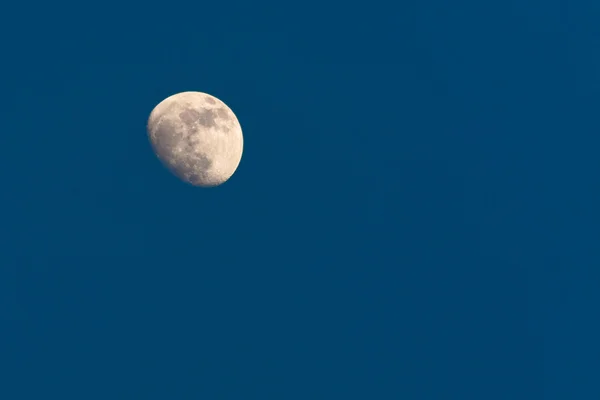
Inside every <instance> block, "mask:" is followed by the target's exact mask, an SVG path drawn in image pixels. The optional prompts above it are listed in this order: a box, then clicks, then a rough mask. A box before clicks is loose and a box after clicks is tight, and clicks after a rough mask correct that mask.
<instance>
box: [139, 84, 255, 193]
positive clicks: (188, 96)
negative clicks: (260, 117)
mask: <svg viewBox="0 0 600 400" xmlns="http://www.w3.org/2000/svg"><path fill="white" fill-rule="evenodd" d="M147 130H148V138H149V139H150V143H151V144H152V148H153V149H154V152H155V153H156V156H157V157H158V158H159V160H160V161H161V162H162V163H163V164H164V165H165V166H166V167H167V168H168V169H169V170H170V171H171V172H172V173H173V174H174V175H175V176H177V177H178V178H179V179H181V180H183V181H185V182H187V183H189V184H191V185H194V186H201V187H213V186H218V185H221V184H222V183H224V182H225V181H227V180H228V179H229V178H231V176H232V175H233V173H234V172H235V170H236V169H237V167H238V165H239V164H240V161H241V159H242V150H243V147H244V139H243V136H242V128H241V126H240V123H239V121H238V119H237V117H236V116H235V114H234V113H233V111H231V109H230V108H229V107H227V105H226V104H225V103H223V102H222V101H221V100H219V99H217V98H216V97H213V96H211V95H209V94H206V93H201V92H182V93H178V94H174V95H173V96H170V97H167V98H166V99H164V100H163V101H161V102H160V103H159V104H158V105H157V106H156V107H155V108H154V110H152V112H151V113H150V117H149V118H148V126H147Z"/></svg>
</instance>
